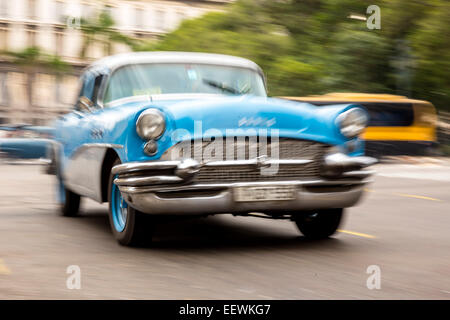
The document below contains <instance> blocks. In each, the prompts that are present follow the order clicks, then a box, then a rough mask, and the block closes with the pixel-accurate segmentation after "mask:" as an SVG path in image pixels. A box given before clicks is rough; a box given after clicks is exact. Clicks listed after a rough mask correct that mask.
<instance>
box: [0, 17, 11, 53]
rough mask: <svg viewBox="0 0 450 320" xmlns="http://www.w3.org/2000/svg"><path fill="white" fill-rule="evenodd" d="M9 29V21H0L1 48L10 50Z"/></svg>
mask: <svg viewBox="0 0 450 320" xmlns="http://www.w3.org/2000/svg"><path fill="white" fill-rule="evenodd" d="M8 30H9V25H8V24H7V23H0V50H8Z"/></svg>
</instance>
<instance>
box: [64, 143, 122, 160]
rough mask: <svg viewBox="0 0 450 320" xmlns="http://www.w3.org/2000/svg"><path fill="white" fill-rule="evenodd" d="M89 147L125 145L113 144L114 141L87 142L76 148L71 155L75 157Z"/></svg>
mask: <svg viewBox="0 0 450 320" xmlns="http://www.w3.org/2000/svg"><path fill="white" fill-rule="evenodd" d="M89 148H114V149H122V148H123V145H121V144H113V143H85V144H82V145H81V146H80V147H79V148H78V149H76V150H75V151H74V152H73V153H72V155H71V157H72V158H73V157H75V156H76V155H77V154H79V153H80V152H83V151H84V150H86V149H89Z"/></svg>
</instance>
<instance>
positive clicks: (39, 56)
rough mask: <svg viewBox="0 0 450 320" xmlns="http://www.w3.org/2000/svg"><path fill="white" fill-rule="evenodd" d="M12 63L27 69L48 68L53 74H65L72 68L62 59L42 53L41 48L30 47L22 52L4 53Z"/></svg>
mask: <svg viewBox="0 0 450 320" xmlns="http://www.w3.org/2000/svg"><path fill="white" fill-rule="evenodd" d="M2 54H3V55H4V56H8V57H10V58H11V59H12V62H13V63H15V64H17V65H20V66H23V67H24V68H27V69H30V68H31V69H36V68H46V69H49V70H51V71H52V72H55V73H58V72H65V71H67V70H68V69H69V68H70V66H69V64H67V63H66V62H64V61H63V60H61V58H60V57H58V56H55V55H51V54H47V53H44V52H42V50H41V49H40V48H39V47H28V48H25V49H23V50H20V51H3V52H2Z"/></svg>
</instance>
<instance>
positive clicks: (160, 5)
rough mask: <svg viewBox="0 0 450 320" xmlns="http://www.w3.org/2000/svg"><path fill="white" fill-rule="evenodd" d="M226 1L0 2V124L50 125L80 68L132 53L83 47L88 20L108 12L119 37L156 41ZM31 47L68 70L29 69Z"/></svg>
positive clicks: (72, 92)
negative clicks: (183, 23) (111, 57)
mask: <svg viewBox="0 0 450 320" xmlns="http://www.w3.org/2000/svg"><path fill="white" fill-rule="evenodd" d="M228 2H230V1H229V0H209V1H208V0H203V1H201V0H197V1H195V0H188V1H170V0H157V1H150V0H149V1H125V0H111V1H100V0H97V1H92V0H90V1H84V0H12V1H11V0H0V50H1V54H0V124H1V123H32V124H48V123H49V121H50V120H51V119H53V118H54V117H55V116H56V115H58V114H62V113H65V112H67V110H69V109H70V108H71V106H72V105H73V103H74V101H75V99H76V95H77V91H78V75H79V73H80V71H81V70H82V68H83V67H85V66H86V65H87V64H88V63H89V62H90V61H92V60H95V59H98V58H101V57H102V56H105V55H109V54H113V53H119V52H126V51H128V50H130V47H129V46H127V45H126V44H123V43H119V42H114V43H112V42H111V43H104V42H101V41H91V42H87V41H86V38H87V37H86V34H85V33H84V32H82V31H81V30H80V24H81V23H82V21H84V19H86V20H87V21H91V20H92V19H95V18H96V17H98V15H99V13H100V12H102V11H106V12H108V14H109V16H111V17H112V18H113V20H114V25H113V27H112V29H114V30H115V31H117V32H120V34H123V35H126V36H127V37H130V38H134V39H148V40H151V39H155V40H156V39H158V37H160V36H161V35H162V34H164V33H167V32H170V31H172V30H174V29H176V28H177V26H178V25H179V24H180V22H181V21H183V20H184V19H189V18H195V17H198V16H200V15H202V14H204V13H206V12H208V11H212V10H221V9H222V8H223V5H224V4H226V3H228ZM82 19H83V20H82ZM92 21H94V20H92ZM30 48H39V52H40V53H41V54H44V55H46V56H57V57H58V58H59V59H60V60H62V61H63V62H65V64H67V65H69V66H70V67H69V68H68V70H70V71H65V72H59V73H57V72H55V70H53V69H52V68H51V67H48V66H47V67H43V66H38V65H37V64H36V65H33V64H27V61H26V59H27V55H26V54H27V50H29V49H30ZM81 53H82V54H81ZM82 56H83V57H82ZM20 59H22V60H20ZM23 60H25V61H23Z"/></svg>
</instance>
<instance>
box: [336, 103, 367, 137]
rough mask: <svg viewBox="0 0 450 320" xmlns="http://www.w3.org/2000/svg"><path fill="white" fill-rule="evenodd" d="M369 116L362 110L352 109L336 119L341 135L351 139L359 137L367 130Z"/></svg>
mask: <svg viewBox="0 0 450 320" xmlns="http://www.w3.org/2000/svg"><path fill="white" fill-rule="evenodd" d="M368 122H369V116H368V114H367V112H366V111H365V110H364V109H362V108H351V109H349V110H347V111H344V112H343V113H341V114H340V115H339V116H338V117H337V118H336V124H337V125H338V127H339V131H340V133H341V134H342V135H343V136H345V137H347V138H349V139H351V138H355V137H357V136H359V135H360V134H361V133H363V131H364V130H365V129H366V128H367V124H368Z"/></svg>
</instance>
